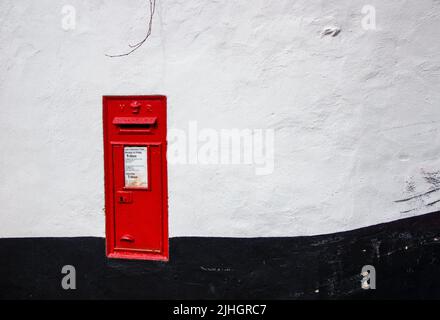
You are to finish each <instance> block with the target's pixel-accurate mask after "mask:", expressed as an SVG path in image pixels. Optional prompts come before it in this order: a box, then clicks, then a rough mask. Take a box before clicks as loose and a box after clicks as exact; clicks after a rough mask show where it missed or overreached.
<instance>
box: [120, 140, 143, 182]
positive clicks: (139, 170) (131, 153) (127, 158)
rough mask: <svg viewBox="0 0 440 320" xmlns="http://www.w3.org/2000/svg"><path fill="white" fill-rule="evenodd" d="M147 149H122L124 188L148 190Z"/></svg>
mask: <svg viewBox="0 0 440 320" xmlns="http://www.w3.org/2000/svg"><path fill="white" fill-rule="evenodd" d="M147 165H148V164H147V147H124V170H125V187H126V188H148V170H147V169H148V168H147Z"/></svg>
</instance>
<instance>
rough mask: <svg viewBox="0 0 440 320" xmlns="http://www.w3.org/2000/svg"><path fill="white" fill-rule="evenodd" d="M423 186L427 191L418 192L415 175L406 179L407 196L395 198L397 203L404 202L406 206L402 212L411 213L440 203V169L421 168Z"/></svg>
mask: <svg viewBox="0 0 440 320" xmlns="http://www.w3.org/2000/svg"><path fill="white" fill-rule="evenodd" d="M421 178H422V179H421V181H422V184H424V185H422V187H423V189H424V190H425V191H422V192H417V187H418V186H417V185H416V182H415V179H414V177H410V178H409V179H408V180H407V181H406V186H405V192H406V193H407V194H408V196H407V197H404V198H402V199H398V200H395V201H394V202H395V203H403V204H405V206H406V208H405V209H404V210H401V211H400V213H403V214H405V213H409V212H415V211H417V210H421V209H424V208H429V207H432V206H434V205H435V204H437V203H440V171H438V170H437V171H427V170H424V169H421Z"/></svg>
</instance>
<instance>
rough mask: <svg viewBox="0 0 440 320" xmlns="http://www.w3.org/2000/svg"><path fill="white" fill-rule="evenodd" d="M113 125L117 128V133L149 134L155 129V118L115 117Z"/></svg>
mask: <svg viewBox="0 0 440 320" xmlns="http://www.w3.org/2000/svg"><path fill="white" fill-rule="evenodd" d="M113 124H114V125H116V126H118V128H119V133H134V134H136V133H150V132H151V129H153V128H156V126H157V118H156V117H115V118H114V119H113Z"/></svg>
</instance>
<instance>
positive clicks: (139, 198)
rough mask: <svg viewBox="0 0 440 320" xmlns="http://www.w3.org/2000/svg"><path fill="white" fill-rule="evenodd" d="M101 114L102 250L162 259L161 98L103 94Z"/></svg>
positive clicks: (164, 173)
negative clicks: (104, 204) (102, 170)
mask: <svg viewBox="0 0 440 320" xmlns="http://www.w3.org/2000/svg"><path fill="white" fill-rule="evenodd" d="M103 115H104V117H103V118H104V160H105V185H106V188H105V191H106V246H107V249H106V250H107V255H108V256H109V257H111V258H128V259H152V260H167V259H168V225H167V223H168V222H167V220H168V219H167V211H168V210H167V209H168V208H167V168H166V145H167V143H166V98H165V97H163V96H135V97H108V96H106V97H104V98H103Z"/></svg>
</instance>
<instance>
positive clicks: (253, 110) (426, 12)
mask: <svg viewBox="0 0 440 320" xmlns="http://www.w3.org/2000/svg"><path fill="white" fill-rule="evenodd" d="M366 4H368V5H373V6H374V7H375V8H376V15H377V16H376V23H377V28H376V30H364V28H362V24H361V21H362V19H363V17H364V16H365V15H364V14H363V13H362V11H361V10H362V7H363V6H364V5H366ZM64 5H72V6H73V7H74V8H75V9H76V19H77V21H76V28H75V29H74V30H63V28H62V27H61V24H62V19H63V17H64V14H63V13H62V8H63V6H64ZM147 12H148V1H143V0H136V1H135V0H132V1H118V0H94V1H80V0H75V1H73V0H72V1H69V2H67V1H55V0H40V1H31V0H13V1H12V0H3V1H1V2H0V129H1V136H0V150H1V151H0V177H1V182H0V220H1V222H0V237H30V236H85V235H93V236H103V235H104V211H103V208H104V197H103V154H102V123H101V121H102V119H101V108H102V102H101V99H102V98H101V97H102V95H109V94H113V95H115V94H127V95H132V94H154V93H157V94H164V95H167V97H168V113H169V127H174V128H180V129H187V128H188V122H189V121H192V120H195V121H197V124H198V126H199V127H200V128H213V129H222V128H250V129H254V128H263V129H270V128H273V129H275V171H274V173H273V174H270V175H255V171H254V168H253V167H252V166H249V165H230V166H227V165H170V166H169V220H170V223H169V225H170V236H192V235H197V236H237V237H248V236H297V235H312V234H320V233H329V232H337V231H343V230H348V229H354V228H358V227H363V226H368V225H372V224H377V223H380V222H386V221H391V220H396V219H400V218H404V217H408V216H413V215H418V214H423V213H427V212H433V211H436V210H439V209H440V203H433V202H435V201H436V200H437V199H440V192H437V191H433V192H430V193H428V194H427V195H426V196H420V197H414V196H417V195H419V194H422V193H424V192H427V191H430V190H435V188H436V187H437V186H439V184H440V173H438V172H439V170H440V159H439V155H440V143H439V142H440V129H439V125H440V90H439V89H440V41H439V39H440V1H436V0H418V1H397V0H387V1H376V0H375V1H368V3H365V2H363V1H352V0H331V1H319V0H302V1H289V0H279V1H262V0H258V1H244V0H240V1H205V0H191V1H183V0H178V1H177V0H157V8H156V14H155V16H154V23H153V32H152V36H151V38H150V39H149V40H148V41H147V42H146V43H145V44H144V46H142V47H141V48H140V49H139V50H138V51H136V52H135V53H133V54H132V55H130V56H127V57H123V58H109V57H106V56H105V54H106V53H109V54H116V53H122V52H125V51H126V50H127V49H128V47H127V45H128V44H129V43H133V42H136V40H140V39H142V37H143V36H144V33H145V31H146V20H147ZM339 29H340V32H339V34H337V35H335V36H333V35H332V32H334V31H335V30H339ZM325 30H327V31H325ZM326 33H328V34H326ZM411 197H414V198H413V199H412V200H409V201H405V202H395V201H396V200H399V199H404V198H411ZM430 203H432V204H431V205H428V204H430ZM408 210H411V211H408ZM406 211H407V212H406Z"/></svg>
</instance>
